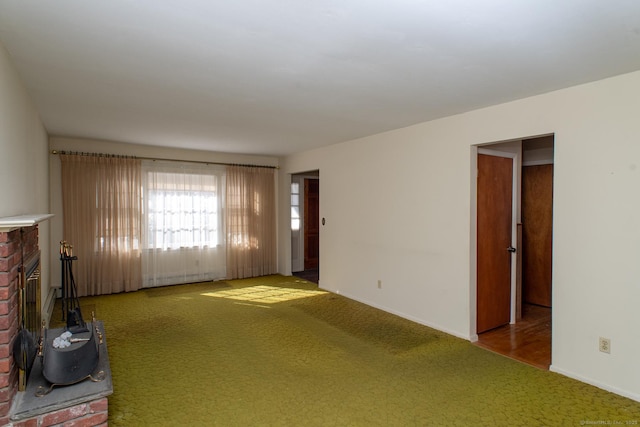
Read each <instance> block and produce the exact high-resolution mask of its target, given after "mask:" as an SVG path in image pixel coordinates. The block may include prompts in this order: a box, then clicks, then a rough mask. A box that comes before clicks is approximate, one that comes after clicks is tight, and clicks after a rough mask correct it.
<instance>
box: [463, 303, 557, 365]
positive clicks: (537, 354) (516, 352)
mask: <svg viewBox="0 0 640 427" xmlns="http://www.w3.org/2000/svg"><path fill="white" fill-rule="evenodd" d="M476 345H478V346H480V347H483V348H486V349H488V350H491V351H494V352H496V353H499V354H503V355H505V356H507V357H511V358H512V359H516V360H519V361H521V362H524V363H528V364H530V365H533V366H536V367H538V368H540V369H549V365H551V309H550V308H548V307H541V306H538V305H533V304H523V305H522V319H521V320H520V321H518V322H517V323H516V324H515V325H504V326H501V327H499V328H496V329H492V330H490V331H487V332H485V333H482V334H480V335H479V336H478V341H477V342H476Z"/></svg>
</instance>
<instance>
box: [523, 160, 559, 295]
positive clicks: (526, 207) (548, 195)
mask: <svg viewBox="0 0 640 427" xmlns="http://www.w3.org/2000/svg"><path fill="white" fill-rule="evenodd" d="M522 225H523V261H522V273H523V276H522V290H523V300H524V302H527V303H530V304H536V305H541V306H544V307H551V264H552V236H553V165H552V164H546V165H535V166H525V167H523V168H522Z"/></svg>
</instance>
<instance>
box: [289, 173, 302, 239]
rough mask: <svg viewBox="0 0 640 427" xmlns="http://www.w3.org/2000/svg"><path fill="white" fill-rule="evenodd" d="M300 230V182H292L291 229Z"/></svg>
mask: <svg viewBox="0 0 640 427" xmlns="http://www.w3.org/2000/svg"><path fill="white" fill-rule="evenodd" d="M298 230H300V184H299V183H298V182H292V183H291V231H298Z"/></svg>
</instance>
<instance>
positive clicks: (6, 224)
mask: <svg viewBox="0 0 640 427" xmlns="http://www.w3.org/2000/svg"><path fill="white" fill-rule="evenodd" d="M52 216H53V214H32V215H18V216H6V217H4V218H0V233H8V232H10V231H13V230H16V229H18V228H21V227H31V226H33V225H36V224H38V223H39V222H42V221H46V220H48V219H49V218H51V217H52Z"/></svg>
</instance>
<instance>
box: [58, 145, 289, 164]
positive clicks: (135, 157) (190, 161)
mask: <svg viewBox="0 0 640 427" xmlns="http://www.w3.org/2000/svg"><path fill="white" fill-rule="evenodd" d="M51 154H70V155H73V156H98V157H125V158H126V157H128V158H132V159H140V160H154V161H155V160H158V161H163V162H183V163H199V164H202V165H221V166H244V167H251V168H266V169H280V166H268V165H249V164H242V163H225V162H205V161H202V160H176V159H162V158H158V157H137V156H126V155H119V154H104V153H86V152H80V151H64V150H51Z"/></svg>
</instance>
